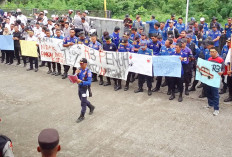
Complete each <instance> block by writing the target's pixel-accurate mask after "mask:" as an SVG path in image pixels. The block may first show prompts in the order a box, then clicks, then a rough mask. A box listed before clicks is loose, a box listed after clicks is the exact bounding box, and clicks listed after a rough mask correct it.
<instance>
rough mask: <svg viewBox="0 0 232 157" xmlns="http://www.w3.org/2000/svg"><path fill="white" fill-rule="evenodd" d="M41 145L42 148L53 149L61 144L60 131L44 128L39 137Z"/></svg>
mask: <svg viewBox="0 0 232 157" xmlns="http://www.w3.org/2000/svg"><path fill="white" fill-rule="evenodd" d="M38 143H39V146H40V147H41V148H42V149H46V150H51V149H53V148H55V147H56V146H57V145H58V144H59V133H58V131H57V130H56V129H44V130H42V131H41V132H40V134H39V137H38Z"/></svg>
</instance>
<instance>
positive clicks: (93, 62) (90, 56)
mask: <svg viewBox="0 0 232 157" xmlns="http://www.w3.org/2000/svg"><path fill="white" fill-rule="evenodd" d="M72 48H73V49H74V48H76V51H75V52H76V54H75V55H74V56H73V58H76V62H75V64H74V66H75V67H77V68H78V67H80V64H79V61H80V59H81V58H83V57H84V58H86V59H87V60H88V67H89V68H90V70H91V71H92V72H93V73H97V74H99V75H103V76H107V77H111V78H118V79H123V80H126V78H127V75H128V66H129V60H128V53H127V52H126V53H121V52H112V51H101V52H99V51H97V50H95V49H92V48H90V47H88V46H85V45H83V44H81V45H78V46H77V47H72ZM67 56H68V55H66V57H67ZM69 56H70V54H69Z"/></svg>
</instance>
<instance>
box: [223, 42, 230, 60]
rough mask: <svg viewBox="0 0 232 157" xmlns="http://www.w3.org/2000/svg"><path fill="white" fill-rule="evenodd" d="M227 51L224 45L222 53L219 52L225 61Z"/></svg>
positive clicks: (227, 48)
mask: <svg viewBox="0 0 232 157" xmlns="http://www.w3.org/2000/svg"><path fill="white" fill-rule="evenodd" d="M228 51H229V47H228V46H227V44H226V45H224V46H223V48H222V51H221V57H222V58H223V59H224V60H225V58H226V55H227V53H228Z"/></svg>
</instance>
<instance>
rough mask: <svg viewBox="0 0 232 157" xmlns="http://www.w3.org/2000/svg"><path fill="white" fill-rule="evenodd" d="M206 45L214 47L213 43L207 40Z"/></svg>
mask: <svg viewBox="0 0 232 157" xmlns="http://www.w3.org/2000/svg"><path fill="white" fill-rule="evenodd" d="M206 44H207V45H214V41H213V40H207V42H206Z"/></svg>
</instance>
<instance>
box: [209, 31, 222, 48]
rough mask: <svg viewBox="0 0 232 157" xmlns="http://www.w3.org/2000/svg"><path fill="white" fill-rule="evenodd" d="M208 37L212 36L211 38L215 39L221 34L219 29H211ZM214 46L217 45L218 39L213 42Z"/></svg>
mask: <svg viewBox="0 0 232 157" xmlns="http://www.w3.org/2000/svg"><path fill="white" fill-rule="evenodd" d="M208 36H209V37H211V38H212V40H214V39H216V38H217V37H218V36H219V37H220V36H221V32H220V31H218V30H217V31H213V30H211V31H210V32H209V34H208ZM214 46H216V47H218V46H219V40H218V41H215V42H214Z"/></svg>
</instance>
